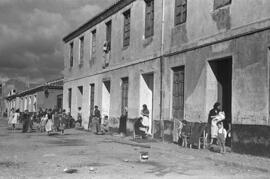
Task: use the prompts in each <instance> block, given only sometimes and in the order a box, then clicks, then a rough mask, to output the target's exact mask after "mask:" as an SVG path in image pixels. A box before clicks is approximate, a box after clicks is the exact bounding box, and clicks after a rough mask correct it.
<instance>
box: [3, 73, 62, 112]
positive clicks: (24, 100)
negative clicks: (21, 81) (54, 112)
mask: <svg viewBox="0 0 270 179" xmlns="http://www.w3.org/2000/svg"><path fill="white" fill-rule="evenodd" d="M62 100H63V78H61V79H57V80H53V81H49V82H47V83H45V84H42V85H39V86H36V87H34V88H29V89H26V90H24V91H20V92H17V93H15V94H10V95H9V96H7V97H6V101H7V109H8V112H10V110H11V109H12V108H14V109H15V110H16V109H19V110H20V111H21V112H22V111H25V110H28V111H29V112H37V111H38V110H39V108H42V109H46V108H47V109H49V108H51V109H54V108H58V109H59V108H62Z"/></svg>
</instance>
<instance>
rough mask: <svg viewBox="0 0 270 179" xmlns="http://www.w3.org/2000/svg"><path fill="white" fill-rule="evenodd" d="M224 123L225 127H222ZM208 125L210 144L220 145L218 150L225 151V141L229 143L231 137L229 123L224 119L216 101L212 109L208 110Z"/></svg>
mask: <svg viewBox="0 0 270 179" xmlns="http://www.w3.org/2000/svg"><path fill="white" fill-rule="evenodd" d="M224 124H226V125H227V126H226V128H227V130H226V129H225V127H224ZM208 127H209V129H210V130H209V132H210V134H211V135H210V136H211V140H210V145H211V144H218V145H219V146H220V152H221V153H226V143H229V141H230V138H231V123H230V121H229V120H228V118H227V120H226V117H225V113H224V111H221V105H220V103H219V102H216V103H215V104H214V106H213V109H211V110H210V112H209V117H208Z"/></svg>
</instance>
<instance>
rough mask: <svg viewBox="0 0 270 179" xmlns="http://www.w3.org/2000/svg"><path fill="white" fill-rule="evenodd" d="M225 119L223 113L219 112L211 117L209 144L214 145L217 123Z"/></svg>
mask: <svg viewBox="0 0 270 179" xmlns="http://www.w3.org/2000/svg"><path fill="white" fill-rule="evenodd" d="M224 119H225V113H224V112H222V111H220V112H219V113H218V114H217V115H215V116H212V122H211V142H210V144H213V143H216V142H214V140H215V141H216V139H217V136H218V127H217V123H218V122H220V121H222V120H224Z"/></svg>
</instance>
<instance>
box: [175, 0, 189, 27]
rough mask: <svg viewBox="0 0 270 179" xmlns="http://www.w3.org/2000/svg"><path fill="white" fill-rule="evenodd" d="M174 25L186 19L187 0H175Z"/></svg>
mask: <svg viewBox="0 0 270 179" xmlns="http://www.w3.org/2000/svg"><path fill="white" fill-rule="evenodd" d="M174 8H175V9H174V25H175V26H177V25H180V24H184V23H186V21H187V0H175V5H174Z"/></svg>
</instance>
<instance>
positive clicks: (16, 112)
mask: <svg viewBox="0 0 270 179" xmlns="http://www.w3.org/2000/svg"><path fill="white" fill-rule="evenodd" d="M19 117H20V111H19V109H17V110H16V111H15V113H14V114H13V118H12V120H11V124H12V131H13V132H14V131H15V128H16V124H17V123H18V120H19Z"/></svg>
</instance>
